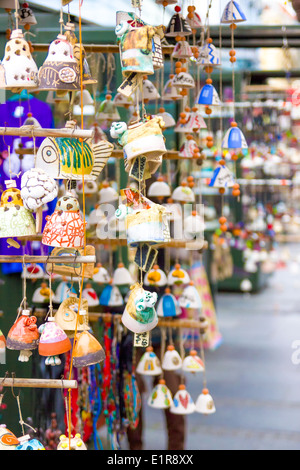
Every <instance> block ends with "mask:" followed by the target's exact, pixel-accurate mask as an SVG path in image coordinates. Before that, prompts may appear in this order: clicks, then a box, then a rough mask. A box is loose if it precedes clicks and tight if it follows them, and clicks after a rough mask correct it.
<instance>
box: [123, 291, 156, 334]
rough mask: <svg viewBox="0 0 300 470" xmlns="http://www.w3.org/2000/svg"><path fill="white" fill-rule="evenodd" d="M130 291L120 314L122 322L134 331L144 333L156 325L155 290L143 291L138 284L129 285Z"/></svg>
mask: <svg viewBox="0 0 300 470" xmlns="http://www.w3.org/2000/svg"><path fill="white" fill-rule="evenodd" d="M130 289H131V293H130V295H129V299H128V301H127V304H126V307H125V310H124V312H123V315H122V323H123V325H124V326H126V328H128V330H130V331H132V332H134V333H144V332H146V331H150V330H152V329H153V328H155V327H156V325H157V323H158V318H157V314H156V310H155V308H154V307H155V304H156V301H157V294H156V292H149V291H145V290H144V289H143V288H142V287H141V286H140V284H138V283H136V284H134V285H133V286H131V288H130Z"/></svg>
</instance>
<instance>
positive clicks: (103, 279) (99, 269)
mask: <svg viewBox="0 0 300 470" xmlns="http://www.w3.org/2000/svg"><path fill="white" fill-rule="evenodd" d="M93 281H94V282H97V283H98V284H108V283H109V282H110V281H111V277H110V275H109V272H108V271H107V269H105V268H104V267H103V266H102V264H101V263H98V264H97V265H96V267H95V269H94V274H93Z"/></svg>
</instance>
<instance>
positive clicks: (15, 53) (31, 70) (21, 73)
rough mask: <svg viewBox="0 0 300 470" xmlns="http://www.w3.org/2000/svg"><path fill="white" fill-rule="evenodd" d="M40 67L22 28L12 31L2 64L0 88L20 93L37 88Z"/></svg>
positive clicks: (0, 66)
mask: <svg viewBox="0 0 300 470" xmlns="http://www.w3.org/2000/svg"><path fill="white" fill-rule="evenodd" d="M37 85H38V68H37V65H36V63H35V61H34V60H33V58H32V56H31V52H30V46H29V44H28V42H27V41H26V40H25V39H24V35H23V32H22V30H20V29H15V30H13V31H12V33H11V36H10V40H9V41H8V42H7V43H6V46H5V52H4V58H3V60H2V63H1V65H0V88H2V89H6V90H11V91H12V92H13V93H20V92H21V91H22V90H30V89H34V88H37Z"/></svg>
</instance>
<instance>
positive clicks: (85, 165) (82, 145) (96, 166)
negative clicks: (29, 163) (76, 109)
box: [35, 122, 114, 181]
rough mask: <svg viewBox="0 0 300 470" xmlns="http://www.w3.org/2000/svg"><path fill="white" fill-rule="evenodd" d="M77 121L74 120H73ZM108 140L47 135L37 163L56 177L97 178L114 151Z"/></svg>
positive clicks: (38, 166) (38, 152)
mask: <svg viewBox="0 0 300 470" xmlns="http://www.w3.org/2000/svg"><path fill="white" fill-rule="evenodd" d="M71 125H72V126H73V125H74V122H72V123H71ZM113 148H114V146H113V144H111V143H110V142H108V141H107V140H100V141H99V142H97V143H93V141H92V139H84V140H83V141H82V142H80V141H79V139H69V138H64V137H57V138H53V137H46V139H44V140H43V141H42V143H41V145H40V147H39V149H38V151H37V155H36V161H35V166H36V168H40V169H42V170H44V171H45V172H46V173H47V174H48V175H49V176H52V178H54V179H72V180H82V178H83V176H84V180H85V181H88V180H96V179H97V177H98V176H99V175H100V173H101V172H102V170H103V168H104V167H105V165H106V163H107V160H108V158H109V157H110V156H111V153H112V151H113Z"/></svg>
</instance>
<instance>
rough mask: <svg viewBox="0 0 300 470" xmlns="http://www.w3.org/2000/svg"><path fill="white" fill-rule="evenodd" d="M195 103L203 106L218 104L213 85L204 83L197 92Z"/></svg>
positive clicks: (219, 102) (218, 99)
mask: <svg viewBox="0 0 300 470" xmlns="http://www.w3.org/2000/svg"><path fill="white" fill-rule="evenodd" d="M196 104H201V105H204V106H220V105H221V101H220V98H219V95H218V92H217V90H216V89H215V87H214V86H213V85H211V84H209V83H206V84H205V85H204V86H203V87H202V88H201V90H200V92H199V95H198V97H197V100H196Z"/></svg>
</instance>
